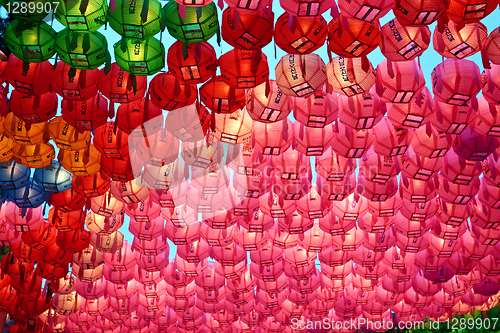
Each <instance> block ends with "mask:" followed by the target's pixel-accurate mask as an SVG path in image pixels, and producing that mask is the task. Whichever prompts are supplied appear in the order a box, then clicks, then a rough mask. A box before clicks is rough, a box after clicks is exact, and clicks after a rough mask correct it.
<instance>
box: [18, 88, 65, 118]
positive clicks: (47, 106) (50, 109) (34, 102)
mask: <svg viewBox="0 0 500 333" xmlns="http://www.w3.org/2000/svg"><path fill="white" fill-rule="evenodd" d="M9 108H10V110H11V111H12V112H13V113H14V114H15V115H16V116H18V117H19V118H20V119H22V120H23V121H24V122H25V123H27V124H32V123H41V122H46V121H48V120H49V119H51V118H52V117H54V115H55V114H56V111H57V110H56V109H57V95H56V94H55V93H45V94H43V95H38V96H33V95H26V94H22V93H20V92H18V91H17V90H14V91H13V92H12V94H11V96H10V101H9Z"/></svg>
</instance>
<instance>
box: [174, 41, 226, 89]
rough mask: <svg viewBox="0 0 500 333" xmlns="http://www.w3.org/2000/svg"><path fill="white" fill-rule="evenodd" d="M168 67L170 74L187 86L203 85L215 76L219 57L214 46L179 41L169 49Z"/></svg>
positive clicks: (204, 43) (205, 43)
mask: <svg viewBox="0 0 500 333" xmlns="http://www.w3.org/2000/svg"><path fill="white" fill-rule="evenodd" d="M185 45H187V57H186V56H185V53H184V48H185V47H186V46H185ZM167 65H168V69H169V71H170V73H172V75H173V76H175V77H176V78H177V79H179V80H180V81H183V82H185V83H187V84H195V83H203V82H205V81H207V80H208V79H210V78H211V77H213V76H215V74H216V69H217V56H216V54H215V50H214V48H213V47H212V45H210V44H209V43H207V42H202V43H197V44H183V43H182V42H179V41H177V42H175V43H173V44H172V46H170V48H169V49H168V53H167Z"/></svg>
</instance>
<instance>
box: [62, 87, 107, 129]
mask: <svg viewBox="0 0 500 333" xmlns="http://www.w3.org/2000/svg"><path fill="white" fill-rule="evenodd" d="M61 110H62V117H63V119H64V120H65V121H66V122H67V123H68V124H70V125H71V126H73V127H74V128H75V129H77V130H79V131H93V130H95V129H96V128H98V127H99V126H101V125H104V124H105V123H106V120H107V117H108V100H107V99H106V98H104V97H103V96H102V95H101V94H97V95H95V96H94V97H92V98H90V99H88V100H82V101H68V100H63V101H62V102H61Z"/></svg>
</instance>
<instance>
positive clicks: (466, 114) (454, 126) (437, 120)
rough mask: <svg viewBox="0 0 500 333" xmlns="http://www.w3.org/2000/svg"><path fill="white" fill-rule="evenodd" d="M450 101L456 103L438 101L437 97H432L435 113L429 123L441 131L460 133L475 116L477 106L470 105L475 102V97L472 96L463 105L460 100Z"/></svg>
mask: <svg viewBox="0 0 500 333" xmlns="http://www.w3.org/2000/svg"><path fill="white" fill-rule="evenodd" d="M465 98H466V97H465ZM465 98H464V99H465ZM451 101H452V102H453V103H456V105H452V104H448V103H443V102H440V101H439V100H438V99H437V98H435V99H434V109H435V113H434V117H432V118H431V123H432V125H433V126H434V127H436V129H438V130H439V131H441V132H445V133H447V134H460V133H462V131H463V130H464V129H465V128H467V126H468V125H469V124H471V123H473V122H474V119H475V118H476V114H477V113H476V112H477V107H472V105H474V104H475V97H472V98H471V99H470V100H469V102H468V103H466V104H464V105H461V101H458V100H457V101H454V100H451Z"/></svg>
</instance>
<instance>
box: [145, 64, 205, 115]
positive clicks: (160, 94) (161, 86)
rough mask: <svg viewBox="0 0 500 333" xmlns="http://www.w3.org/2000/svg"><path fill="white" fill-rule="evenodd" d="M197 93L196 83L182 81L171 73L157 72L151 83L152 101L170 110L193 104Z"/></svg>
mask: <svg viewBox="0 0 500 333" xmlns="http://www.w3.org/2000/svg"><path fill="white" fill-rule="evenodd" d="M167 87H168V88H167ZM172 88H173V89H172ZM197 93H198V89H197V88H196V85H194V84H186V83H182V82H181V81H179V80H178V79H177V78H176V77H175V76H174V75H173V74H171V73H160V74H157V75H155V77H154V78H153V79H152V80H151V82H150V83H149V96H150V98H151V102H152V103H153V104H154V105H155V106H156V107H158V108H160V109H164V110H168V111H172V110H175V109H179V108H182V107H184V106H187V105H191V104H193V103H194V102H195V101H196V98H197Z"/></svg>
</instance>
